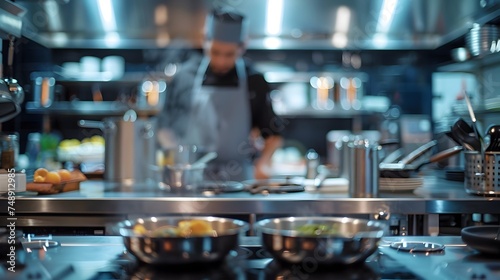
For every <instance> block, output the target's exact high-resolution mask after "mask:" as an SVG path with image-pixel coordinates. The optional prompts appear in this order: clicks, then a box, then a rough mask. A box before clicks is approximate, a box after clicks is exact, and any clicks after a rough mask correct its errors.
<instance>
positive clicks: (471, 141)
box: [451, 118, 481, 151]
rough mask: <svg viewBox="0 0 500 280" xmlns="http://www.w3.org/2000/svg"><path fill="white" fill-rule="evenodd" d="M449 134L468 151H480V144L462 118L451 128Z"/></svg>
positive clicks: (472, 130)
mask: <svg viewBox="0 0 500 280" xmlns="http://www.w3.org/2000/svg"><path fill="white" fill-rule="evenodd" d="M451 132H452V133H453V135H454V136H455V137H456V138H457V140H458V141H460V142H461V144H462V145H463V146H464V147H465V148H466V149H467V150H470V151H481V142H480V140H479V139H478V138H477V136H476V135H474V129H473V128H472V127H471V126H470V125H469V124H468V123H467V122H466V121H465V120H464V119H462V118H459V119H458V120H457V121H456V122H455V123H454V124H453V126H452V127H451Z"/></svg>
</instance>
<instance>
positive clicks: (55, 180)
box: [45, 171, 61, 184]
mask: <svg viewBox="0 0 500 280" xmlns="http://www.w3.org/2000/svg"><path fill="white" fill-rule="evenodd" d="M45 183H51V184H60V183H61V176H60V175H59V173H57V172H56V171H50V172H49V173H47V176H45Z"/></svg>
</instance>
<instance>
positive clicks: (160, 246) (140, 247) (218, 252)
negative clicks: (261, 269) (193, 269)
mask: <svg viewBox="0 0 500 280" xmlns="http://www.w3.org/2000/svg"><path fill="white" fill-rule="evenodd" d="M184 220H203V221H207V222H209V223H210V225H211V226H212V228H213V234H212V235H211V236H193V237H148V236H144V235H138V234H136V233H135V232H134V230H133V228H134V226H135V225H137V224H141V225H143V226H144V228H145V229H146V230H151V231H152V230H155V229H157V228H159V227H162V226H167V225H171V226H177V225H178V223H179V222H180V221H184ZM116 229H117V231H118V233H119V234H120V235H121V236H123V240H124V244H125V247H126V248H127V250H128V251H129V252H130V253H132V254H133V255H134V256H135V257H137V258H138V259H139V260H140V261H142V262H145V263H148V264H154V265H165V264H169V265H174V264H193V263H197V264H206V263H215V262H220V261H222V260H224V259H225V258H226V256H227V255H228V254H229V252H230V251H231V250H233V249H235V248H236V247H237V246H238V242H239V235H240V233H244V232H246V231H247V230H248V224H247V223H245V222H243V221H239V220H235V219H228V218H218V217H198V216H192V217H185V216H184V217H182V216H179V217H158V218H156V217H148V218H138V219H135V220H126V221H123V222H120V223H118V224H117V226H116Z"/></svg>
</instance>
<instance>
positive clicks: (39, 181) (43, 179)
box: [33, 175, 45, 183]
mask: <svg viewBox="0 0 500 280" xmlns="http://www.w3.org/2000/svg"><path fill="white" fill-rule="evenodd" d="M33 182H35V183H43V182H45V177H42V176H40V175H37V176H35V177H34V178H33Z"/></svg>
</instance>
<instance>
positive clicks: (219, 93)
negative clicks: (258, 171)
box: [186, 58, 253, 181]
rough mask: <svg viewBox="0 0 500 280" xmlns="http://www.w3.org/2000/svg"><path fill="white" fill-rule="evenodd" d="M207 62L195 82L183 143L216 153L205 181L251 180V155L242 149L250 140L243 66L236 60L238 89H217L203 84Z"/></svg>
mask: <svg viewBox="0 0 500 280" xmlns="http://www.w3.org/2000/svg"><path fill="white" fill-rule="evenodd" d="M209 63H210V62H209V59H208V58H204V59H203V60H202V62H201V64H200V66H199V68H198V71H197V73H196V77H195V79H194V86H193V95H192V101H191V117H190V123H189V126H188V131H187V137H186V140H187V141H188V142H189V143H190V144H194V145H197V146H198V147H200V148H202V149H203V150H205V151H216V152H217V153H218V157H217V159H215V160H214V161H212V162H210V164H209V165H208V167H207V170H206V174H205V177H206V179H207V180H213V181H219V180H220V181H242V180H248V179H252V177H253V170H252V164H251V162H250V155H249V154H245V153H244V149H242V147H244V146H245V144H246V143H248V141H249V135H250V129H251V125H250V122H251V115H250V114H251V113H250V103H249V100H248V93H247V91H248V87H247V78H246V71H245V64H244V62H243V60H242V59H238V60H237V61H236V66H235V67H236V73H237V75H238V87H218V86H205V85H203V77H204V75H205V72H206V70H207V68H208V65H209Z"/></svg>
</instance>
